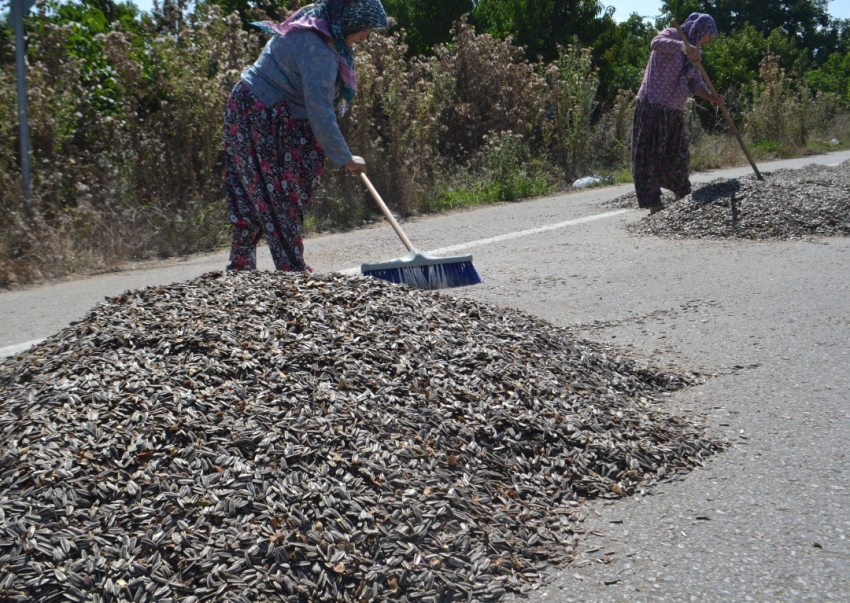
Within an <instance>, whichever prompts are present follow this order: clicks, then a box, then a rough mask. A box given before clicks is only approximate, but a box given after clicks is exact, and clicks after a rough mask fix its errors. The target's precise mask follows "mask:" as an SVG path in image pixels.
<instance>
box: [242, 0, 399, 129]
mask: <svg viewBox="0 0 850 603" xmlns="http://www.w3.org/2000/svg"><path fill="white" fill-rule="evenodd" d="M252 25H256V26H257V27H259V28H260V29H262V30H264V31H266V32H268V33H271V34H278V35H282V36H283V35H286V34H287V33H288V32H290V31H292V30H309V31H313V32H315V33H317V34H319V36H320V37H321V38H322V39H323V40H324V41H325V42H326V43H327V44H328V46H330V47H331V49H333V51H334V52H335V53H336V54H337V57H338V59H339V91H338V92H337V95H336V98H335V99H334V105H335V106H336V109H337V111H338V112H339V114H340V115H345V112H346V111H347V110H348V105H349V104H350V103H351V101H352V100H353V99H354V95H355V94H357V74H356V73H355V72H354V52H353V51H352V49H351V47H350V46H349V45H348V44H346V43H345V39H346V38H347V37H348V36H350V35H351V34H355V33H358V32H361V31H365V30H367V29H384V28H385V27H387V25H388V23H387V13H386V12H385V11H384V7H383V6H382V5H381V2H380V0H318V1H317V2H316V3H315V4H308V5H307V6H305V7H303V8H301V9H300V10H298V11H297V12H296V13H295V14H294V15H292V16H291V17H289V18H288V19H287V20H286V21H284V22H283V23H272V22H271V21H262V22H259V23H253V24H252Z"/></svg>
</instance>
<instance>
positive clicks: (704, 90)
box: [694, 82, 723, 105]
mask: <svg viewBox="0 0 850 603" xmlns="http://www.w3.org/2000/svg"><path fill="white" fill-rule="evenodd" d="M694 94H695V95H696V96H698V97H700V98H704V99H705V100H707V101H709V102H711V103H715V104H717V105H722V104H723V95H722V94H718V95H717V96H714V95H713V94H712V93H711V90H709V89H708V86H706V85H705V82H700V83H699V84H697V85H696V87H695V88H694Z"/></svg>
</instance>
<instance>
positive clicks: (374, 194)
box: [359, 171, 413, 251]
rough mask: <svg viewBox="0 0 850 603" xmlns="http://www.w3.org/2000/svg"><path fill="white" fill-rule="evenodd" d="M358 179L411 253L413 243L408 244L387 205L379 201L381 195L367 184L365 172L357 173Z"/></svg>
mask: <svg viewBox="0 0 850 603" xmlns="http://www.w3.org/2000/svg"><path fill="white" fill-rule="evenodd" d="M359 174H360V179H361V180H362V181H363V184H365V185H366V188H368V189H369V192H370V193H372V198H373V199H375V203H377V204H378V207H380V208H381V211H382V212H384V216H385V217H386V218H387V220H389V222H390V224H391V225H392V227H393V229H394V230H395V233H396V234H397V235H398V238H399V239H401V242H402V243H404V246H405V247H407V250H408V251H413V243H411V242H410V239H408V238H407V235H406V234H404V231H403V230H402V229H401V226H399V225H398V222H396V220H395V217H394V216H393V214H392V212H390V209H389V208H388V207H387V204H386V203H384V200H383V199H381V195H379V194H378V191H376V190H375V187H374V186H372V183H371V182H369V178H368V177H367V176H366V172H362V171H361V172H359Z"/></svg>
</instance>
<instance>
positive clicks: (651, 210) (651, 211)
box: [649, 205, 664, 216]
mask: <svg viewBox="0 0 850 603" xmlns="http://www.w3.org/2000/svg"><path fill="white" fill-rule="evenodd" d="M662 209H664V206H663V205H656V206H655V207H650V208H649V215H650V216H651V215H652V214H654V213H658V212H660V211H661V210H662Z"/></svg>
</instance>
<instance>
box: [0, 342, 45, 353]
mask: <svg viewBox="0 0 850 603" xmlns="http://www.w3.org/2000/svg"><path fill="white" fill-rule="evenodd" d="M42 341H44V339H33V340H32V341H25V342H24V343H18V344H16V345H10V346H8V347H5V348H0V358H8V357H9V356H14V355H15V354H20V353H21V352H25V351H27V350H28V349H30V348H31V347H32V346H34V345H37V344H39V343H41V342H42Z"/></svg>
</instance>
